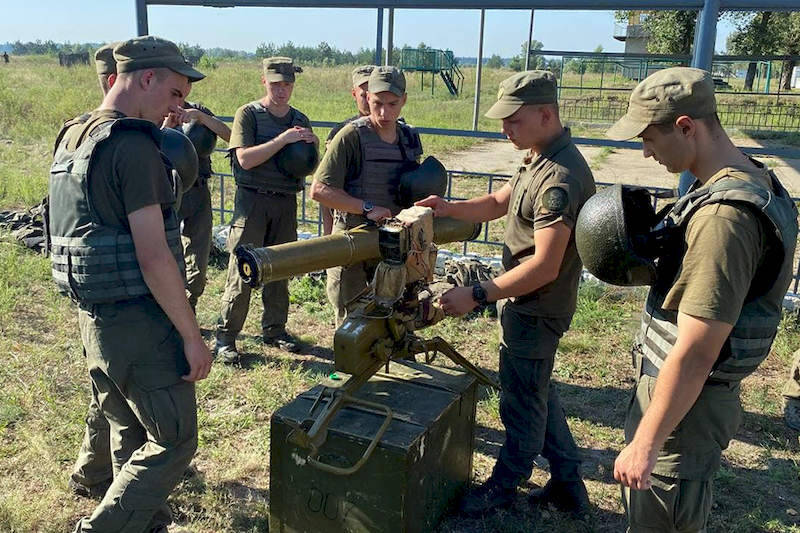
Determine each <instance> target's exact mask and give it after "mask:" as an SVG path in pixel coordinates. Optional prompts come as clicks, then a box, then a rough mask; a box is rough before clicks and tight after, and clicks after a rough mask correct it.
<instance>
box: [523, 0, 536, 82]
mask: <svg viewBox="0 0 800 533" xmlns="http://www.w3.org/2000/svg"><path fill="white" fill-rule="evenodd" d="M533 13H534V11H533V9H531V25H530V26H529V27H528V48H527V50H525V70H530V64H531V44H532V43H531V40H532V39H533Z"/></svg>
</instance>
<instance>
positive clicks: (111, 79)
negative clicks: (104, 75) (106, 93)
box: [108, 73, 117, 88]
mask: <svg viewBox="0 0 800 533" xmlns="http://www.w3.org/2000/svg"><path fill="white" fill-rule="evenodd" d="M115 81H117V74H116V73H111V74H109V75H108V87H109V88H111V87H113V86H114V82H115Z"/></svg>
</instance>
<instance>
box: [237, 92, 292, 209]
mask: <svg viewBox="0 0 800 533" xmlns="http://www.w3.org/2000/svg"><path fill="white" fill-rule="evenodd" d="M247 109H248V110H249V111H250V112H251V113H253V115H254V116H255V124H256V131H255V144H256V145H259V144H264V143H265V142H268V141H271V140H272V139H274V138H275V137H277V136H278V135H280V134H281V133H283V132H284V131H286V130H288V129H289V128H293V127H294V126H302V127H306V125H307V124H308V122H306V121H307V120H308V119H307V118H306V117H305V115H303V114H302V113H301V112H300V111H298V110H297V109H295V108H293V107H291V108H289V116H290V120H289V125H288V126H283V125H281V124H278V123H277V122H275V120H273V118H272V115H271V114H270V112H269V111H268V110H267V108H266V107H264V106H263V104H261V102H260V101H255V102H251V103H249V104H247ZM231 166H232V167H233V177H234V178H235V179H236V185H238V186H239V187H246V188H248V189H255V190H257V191H258V192H262V193H266V192H270V193H280V194H296V193H297V192H298V191H302V190H303V187H304V186H305V178H290V177H289V176H287V175H286V174H284V173H283V172H281V171H280V170H278V166H277V165H276V164H275V158H274V157H271V158H269V159H267V160H266V161H264V162H263V163H261V164H260V165H258V166H256V167H253V168H251V169H250V170H245V169H243V168H242V167H241V165H239V160H238V159H237V158H236V154H235V153H233V154H231Z"/></svg>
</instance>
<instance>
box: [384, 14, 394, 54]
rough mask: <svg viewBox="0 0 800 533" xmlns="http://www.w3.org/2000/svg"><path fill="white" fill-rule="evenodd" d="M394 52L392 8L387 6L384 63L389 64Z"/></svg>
mask: <svg viewBox="0 0 800 533" xmlns="http://www.w3.org/2000/svg"><path fill="white" fill-rule="evenodd" d="M393 52H394V8H393V7H390V8H389V32H388V34H387V36H386V65H391V64H392V60H393V59H394V58H393V57H392V53H393Z"/></svg>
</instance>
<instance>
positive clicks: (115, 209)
mask: <svg viewBox="0 0 800 533" xmlns="http://www.w3.org/2000/svg"><path fill="white" fill-rule="evenodd" d="M124 117H125V115H123V114H122V113H120V112H118V111H113V110H106V109H104V110H97V111H94V112H93V113H92V115H91V117H90V118H89V122H94V119H96V118H98V119H103V118H109V119H115V118H124ZM96 124H98V123H97V122H95V125H96ZM82 126H83V124H76V125H74V126H72V127H71V128H70V129H69V130H68V131H67V132H66V133H65V139H68V142H69V141H73V140H74V141H77V139H76V138H75V137H74V136H79V135H80V134H81V132H82V131H81V130H82V129H83V128H82ZM92 129H93V128H92ZM90 131H91V130H90ZM90 131H88V132H86V133H87V134H88V133H90ZM84 137H85V136H84ZM70 146H71V145H70ZM89 172H90V175H89V180H88V181H89V198H90V201H91V202H92V207H93V208H94V210H95V212H96V213H97V216H98V217H99V219H100V222H101V223H102V224H104V225H107V226H112V227H115V228H123V229H124V230H125V231H127V232H130V225H129V224H128V215H129V214H131V213H133V212H134V211H138V210H139V209H142V208H143V207H147V206H150V205H154V204H159V205H161V206H162V207H165V206H167V205H171V204H174V203H175V194H174V193H173V191H172V187H171V185H170V181H169V177H168V175H167V169H166V167H165V166H164V161H163V160H162V158H161V154H160V153H159V151H158V147H157V146H156V144H155V142H154V140H153V138H152V137H151V136H150V135H149V134H147V133H145V132H143V131H135V130H117V131H115V132H114V133H113V134H112V135H111V137H109V138H108V139H106V140H105V141H103V142H102V143H100V145H99V146H98V147H97V148H96V149H95V153H94V155H93V162H92V166H91V168H90V171H89Z"/></svg>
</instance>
